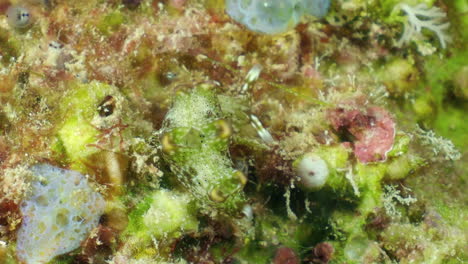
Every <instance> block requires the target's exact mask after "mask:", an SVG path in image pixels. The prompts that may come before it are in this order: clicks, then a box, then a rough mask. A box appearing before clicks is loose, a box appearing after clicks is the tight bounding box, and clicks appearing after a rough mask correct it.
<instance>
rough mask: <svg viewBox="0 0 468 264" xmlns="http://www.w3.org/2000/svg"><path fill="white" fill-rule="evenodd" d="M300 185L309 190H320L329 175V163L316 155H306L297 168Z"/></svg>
mask: <svg viewBox="0 0 468 264" xmlns="http://www.w3.org/2000/svg"><path fill="white" fill-rule="evenodd" d="M296 173H297V175H298V176H299V178H300V180H301V181H300V183H301V184H302V185H303V186H304V187H306V188H307V189H314V190H316V189H320V188H321V187H323V185H325V183H326V182H327V178H328V175H329V170H328V165H327V163H326V162H325V161H324V160H323V159H322V158H320V157H319V156H317V155H315V154H307V155H305V156H304V157H303V158H302V159H301V160H300V161H299V162H298V163H297V166H296Z"/></svg>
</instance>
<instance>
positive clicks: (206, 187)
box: [161, 85, 247, 212]
mask: <svg viewBox="0 0 468 264" xmlns="http://www.w3.org/2000/svg"><path fill="white" fill-rule="evenodd" d="M213 89H214V87H210V86H209V85H200V86H198V87H196V88H195V89H193V91H190V92H188V93H179V94H178V95H177V96H176V98H175V101H174V103H173V105H172V108H171V109H170V110H169V112H168V113H167V115H166V118H165V121H164V128H163V129H162V136H161V143H162V150H163V152H164V158H165V160H167V162H168V163H169V164H170V165H171V169H172V170H173V172H174V173H175V174H176V175H177V178H178V179H179V180H180V182H181V183H182V185H183V186H184V187H185V188H186V189H187V190H188V191H189V192H190V194H191V195H193V197H194V198H195V199H196V200H197V201H198V202H199V205H200V206H201V207H202V208H206V209H208V208H217V209H221V210H225V211H230V212H233V211H236V210H238V209H239V208H240V207H241V205H242V204H243V203H244V202H245V197H244V194H243V192H242V189H243V187H244V185H245V184H246V183H247V178H246V176H245V175H244V174H243V173H242V172H240V171H238V170H236V169H234V168H233V165H232V161H231V160H230V159H229V156H228V146H229V139H230V136H231V133H232V129H231V127H230V125H229V123H228V121H226V120H224V119H223V118H222V113H221V112H220V109H219V106H218V100H217V97H216V96H215V93H214V91H213Z"/></svg>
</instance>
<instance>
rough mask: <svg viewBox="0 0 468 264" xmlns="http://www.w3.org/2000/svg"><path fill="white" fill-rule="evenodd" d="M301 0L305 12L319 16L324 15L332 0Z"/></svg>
mask: <svg viewBox="0 0 468 264" xmlns="http://www.w3.org/2000/svg"><path fill="white" fill-rule="evenodd" d="M300 2H301V9H302V10H303V12H304V14H307V15H312V16H315V17H318V18H322V17H324V16H325V15H326V14H327V13H328V9H329V8H330V0H302V1H300Z"/></svg>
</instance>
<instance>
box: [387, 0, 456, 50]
mask: <svg viewBox="0 0 468 264" xmlns="http://www.w3.org/2000/svg"><path fill="white" fill-rule="evenodd" d="M395 9H396V10H402V11H403V12H405V13H406V16H407V18H408V19H407V20H406V21H405V23H404V31H403V35H402V36H401V38H400V40H399V41H398V45H399V46H401V45H402V44H404V43H408V42H409V41H411V40H412V39H413V38H414V37H415V35H416V34H420V33H421V29H423V28H425V29H427V30H430V31H432V32H434V33H435V34H436V35H437V37H438V38H439V41H440V45H441V46H442V48H444V49H445V47H446V46H447V42H449V41H450V36H448V35H447V29H448V27H449V26H450V24H449V23H448V22H446V21H445V20H446V17H447V14H446V13H444V12H443V11H442V10H441V9H440V8H438V7H431V8H429V7H427V5H426V4H419V5H417V6H414V7H411V6H409V5H407V4H399V5H397V6H396V7H395Z"/></svg>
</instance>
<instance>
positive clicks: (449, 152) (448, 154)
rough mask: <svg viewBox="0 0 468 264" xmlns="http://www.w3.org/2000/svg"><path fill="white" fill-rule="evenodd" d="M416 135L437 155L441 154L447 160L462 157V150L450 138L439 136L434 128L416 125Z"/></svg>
mask: <svg viewBox="0 0 468 264" xmlns="http://www.w3.org/2000/svg"><path fill="white" fill-rule="evenodd" d="M415 132H416V136H417V137H418V138H419V139H420V140H421V142H422V144H423V145H425V146H428V147H430V148H431V149H432V152H433V154H434V155H435V156H438V155H441V156H443V158H444V159H445V160H453V161H455V160H459V159H460V158H461V153H460V151H458V150H457V148H456V147H455V145H454V144H453V143H452V141H450V140H449V139H445V138H443V137H438V136H437V135H436V134H435V133H434V131H432V130H427V131H426V130H423V129H422V128H420V127H419V126H417V127H416V131H415Z"/></svg>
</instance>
